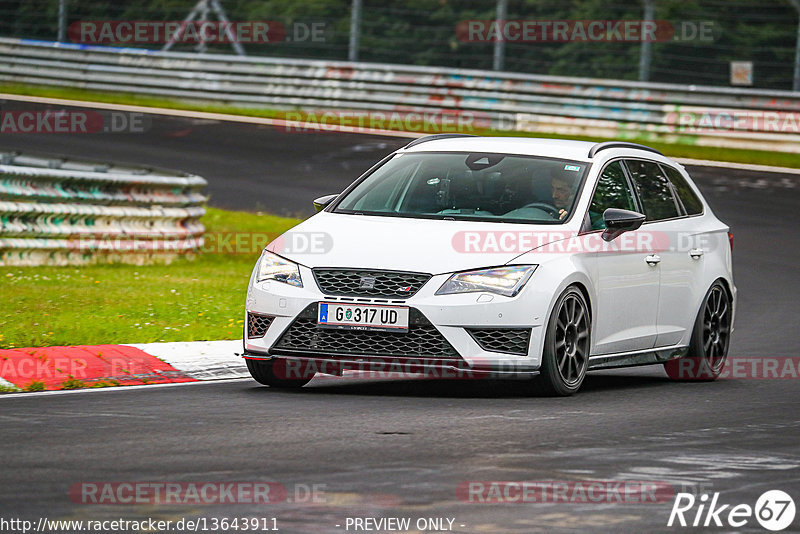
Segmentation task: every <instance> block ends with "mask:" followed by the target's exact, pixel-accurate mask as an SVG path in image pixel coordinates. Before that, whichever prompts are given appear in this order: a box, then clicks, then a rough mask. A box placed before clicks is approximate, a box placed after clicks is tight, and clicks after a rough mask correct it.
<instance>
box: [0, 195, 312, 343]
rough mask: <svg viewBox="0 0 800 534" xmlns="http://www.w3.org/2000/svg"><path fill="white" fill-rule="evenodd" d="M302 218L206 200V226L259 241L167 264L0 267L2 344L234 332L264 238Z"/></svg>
mask: <svg viewBox="0 0 800 534" xmlns="http://www.w3.org/2000/svg"><path fill="white" fill-rule="evenodd" d="M298 222H299V220H298V219H289V218H283V217H274V216H269V215H257V214H252V213H243V212H232V211H223V210H218V209H214V208H209V209H208V213H207V214H206V215H205V216H204V218H203V223H204V224H205V225H206V230H207V233H208V234H216V235H228V236H229V235H231V233H239V234H241V235H244V236H246V237H249V236H252V235H253V234H254V233H256V234H257V237H258V239H259V240H260V241H259V243H250V242H247V243H248V247H247V249H248V250H247V251H245V252H242V253H236V251H235V249H233V250H232V249H231V248H230V247H228V246H216V247H213V248H214V250H213V251H209V252H205V253H200V254H198V255H197V257H196V259H194V260H193V261H190V260H188V259H179V260H176V261H174V262H173V263H171V264H169V265H146V266H136V265H125V264H98V265H88V266H80V267H78V266H72V267H0V302H2V303H3V304H4V305H3V307H2V309H0V348H14V347H40V346H52V345H96V344H105V343H150V342H157V341H197V340H213V339H235V338H236V337H238V336H240V335H241V332H242V325H243V319H242V314H243V310H244V301H245V295H246V292H247V280H248V278H249V276H250V272H251V270H252V269H253V265H254V264H255V261H256V260H257V259H258V255H259V251H260V249H261V248H262V247H263V245H264V244H266V243H265V242H263V241H264V240H266V239H271V238H274V237H276V236H277V235H279V234H281V233H283V232H285V231H286V230H288V229H289V228H291V227H292V226H294V225H295V224H297V223H298ZM219 241H220V240H219V239H217V240H215V241H214V243H215V244H219ZM231 252H233V253H231Z"/></svg>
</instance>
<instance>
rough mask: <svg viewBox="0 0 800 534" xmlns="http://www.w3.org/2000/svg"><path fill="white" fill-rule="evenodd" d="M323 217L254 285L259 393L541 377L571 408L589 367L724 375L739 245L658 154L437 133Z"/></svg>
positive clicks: (341, 197)
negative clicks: (371, 375) (391, 380)
mask: <svg viewBox="0 0 800 534" xmlns="http://www.w3.org/2000/svg"><path fill="white" fill-rule="evenodd" d="M315 206H316V208H317V210H318V213H317V214H315V215H314V216H312V217H311V218H309V219H308V220H306V221H304V222H302V223H301V224H299V225H298V226H296V227H295V228H293V229H292V230H290V231H289V232H287V233H286V234H284V235H283V236H281V237H280V238H278V239H276V240H275V241H273V242H272V243H270V244H269V245H268V246H267V247H266V249H265V250H264V252H263V254H262V255H261V257H260V259H259V260H258V263H257V264H256V266H255V269H254V270H253V273H252V276H251V278H250V285H249V288H248V292H247V303H246V325H245V335H244V349H245V352H244V357H245V358H246V361H247V366H248V368H249V370H250V372H251V374H252V376H253V377H254V378H255V379H256V380H257V381H258V382H260V383H262V384H266V385H270V386H273V387H300V386H303V385H304V384H306V383H307V382H308V381H309V380H310V379H311V378H312V377H313V376H314V374H315V373H318V372H319V373H327V374H333V375H341V374H342V373H343V372H344V371H346V370H364V371H370V370H371V371H384V372H401V373H405V372H408V373H416V374H420V373H421V374H423V375H425V374H427V375H429V376H432V377H455V378H475V377H483V376H493V377H497V376H516V377H518V378H519V377H520V375H529V376H530V377H531V380H530V382H531V390H532V391H539V392H544V393H546V394H553V395H570V394H572V393H574V392H576V391H577V390H578V389H579V388H580V386H581V384H582V382H583V380H584V377H585V375H586V372H587V370H593V369H600V368H611V367H623V366H631V365H643V364H662V363H663V364H665V365H667V369H668V372H669V370H670V367H669V366H670V365H672V368H673V370H674V369H675V362H676V361H677V362H678V363H680V362H686V361H689V360H693V361H694V362H695V363H697V362H699V363H700V364H702V365H701V367H702V369H703V370H704V371H705V374H702V375H700V376H698V375H694V376H691V377H690V376H688V375H680V373H678V375H677V376H676V374H675V373H674V372H671V373H669V374H670V376H672V377H673V378H704V379H714V378H716V377H717V376H718V375H719V373H720V371H721V370H722V367H723V366H724V364H725V358H726V355H727V351H728V345H729V339H730V334H731V331H732V327H733V316H734V305H735V302H736V288H735V286H734V284H733V276H732V266H731V254H732V250H731V249H732V245H733V241H732V236H731V234H730V233H729V231H728V230H729V229H728V227H727V226H726V225H725V224H723V223H722V222H720V221H719V220H718V219H717V218H716V217H715V216H714V214H713V213H712V212H711V209H710V208H709V206H708V205H707V204H706V202H705V201H704V199H703V197H702V195H701V194H700V192H699V191H698V190H697V188H696V186H695V185H694V184H693V183H692V181H691V179H690V178H689V176H688V174H687V173H686V171H685V170H684V169H683V167H682V166H680V165H679V164H677V163H675V162H674V161H672V160H670V159H669V158H666V157H664V156H663V155H661V154H660V153H659V152H658V151H656V150H653V149H651V148H649V147H645V146H641V145H636V144H633V143H626V142H615V141H612V142H605V143H599V144H594V143H590V142H582V141H562V140H544V139H526V138H500V137H474V136H467V135H458V134H440V135H434V136H428V137H424V138H421V139H418V140H415V141H413V142H411V143H409V144H408V145H407V146H405V147H404V148H402V149H400V150H398V151H396V152H394V153H393V154H391V155H389V156H387V157H386V158H385V159H383V160H382V161H380V162H379V163H378V164H376V165H375V166H374V167H373V168H371V169H370V170H369V171H367V172H366V173H365V174H364V175H363V176H361V177H360V178H358V179H357V180H356V181H355V182H353V184H351V185H350V186H349V187H348V188H347V189H345V190H344V191H343V192H342V193H340V194H338V195H330V196H327V197H322V198H320V199H317V200H316V201H315ZM679 367H680V368H681V369H683V367H681V366H680V365H679Z"/></svg>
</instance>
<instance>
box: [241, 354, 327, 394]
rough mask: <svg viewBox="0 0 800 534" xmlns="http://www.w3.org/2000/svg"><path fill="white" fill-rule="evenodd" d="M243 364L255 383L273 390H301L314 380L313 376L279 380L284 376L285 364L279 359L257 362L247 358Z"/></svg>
mask: <svg viewBox="0 0 800 534" xmlns="http://www.w3.org/2000/svg"><path fill="white" fill-rule="evenodd" d="M245 362H246V363H247V370H248V371H250V376H252V377H253V379H254V380H255V381H256V382H258V383H259V384H263V385H265V386H270V387H273V388H281V389H296V388H301V387H303V386H305V385H306V384H308V383H309V382H310V381H311V379H312V378H314V375H313V374H311V376H304V377H302V378H290V379H287V378H281V377H282V376H286V372H285V369H286V362H285V361H284V360H281V359H277V360H268V361H259V360H251V359H249V358H248V359H245Z"/></svg>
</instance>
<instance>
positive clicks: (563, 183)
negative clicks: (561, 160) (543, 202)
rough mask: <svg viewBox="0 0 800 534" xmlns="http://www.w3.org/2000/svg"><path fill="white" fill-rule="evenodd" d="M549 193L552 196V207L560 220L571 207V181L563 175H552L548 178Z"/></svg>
mask: <svg viewBox="0 0 800 534" xmlns="http://www.w3.org/2000/svg"><path fill="white" fill-rule="evenodd" d="M550 193H551V195H552V196H553V206H555V207H556V208H557V209H558V219H559V220H562V219H563V218H564V217H566V216H567V214H568V213H569V207H570V206H571V205H572V195H573V191H572V180H570V179H569V178H568V177H566V176H564V175H563V174H560V173H559V174H556V173H553V174H552V175H551V177H550Z"/></svg>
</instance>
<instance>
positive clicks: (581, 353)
mask: <svg viewBox="0 0 800 534" xmlns="http://www.w3.org/2000/svg"><path fill="white" fill-rule="evenodd" d="M591 333H592V321H591V319H590V316H589V305H588V304H587V302H586V298H585V297H584V296H583V293H581V292H580V290H578V288H576V287H575V286H570V287H568V288H567V289H566V290H565V291H564V293H562V294H561V296H560V297H559V298H558V301H557V302H556V305H555V306H554V307H553V312H552V313H551V315H550V319H549V320H548V322H547V331H546V333H545V339H544V351H543V352H542V365H541V368H540V370H539V376H537V377H536V378H535V379H534V391H535V392H536V393H540V394H544V395H550V396H559V397H566V396H569V395H572V394H573V393H575V392H576V391H578V389H580V387H581V384H583V379H584V378H586V369H587V368H588V367H589V343H590V341H591Z"/></svg>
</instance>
